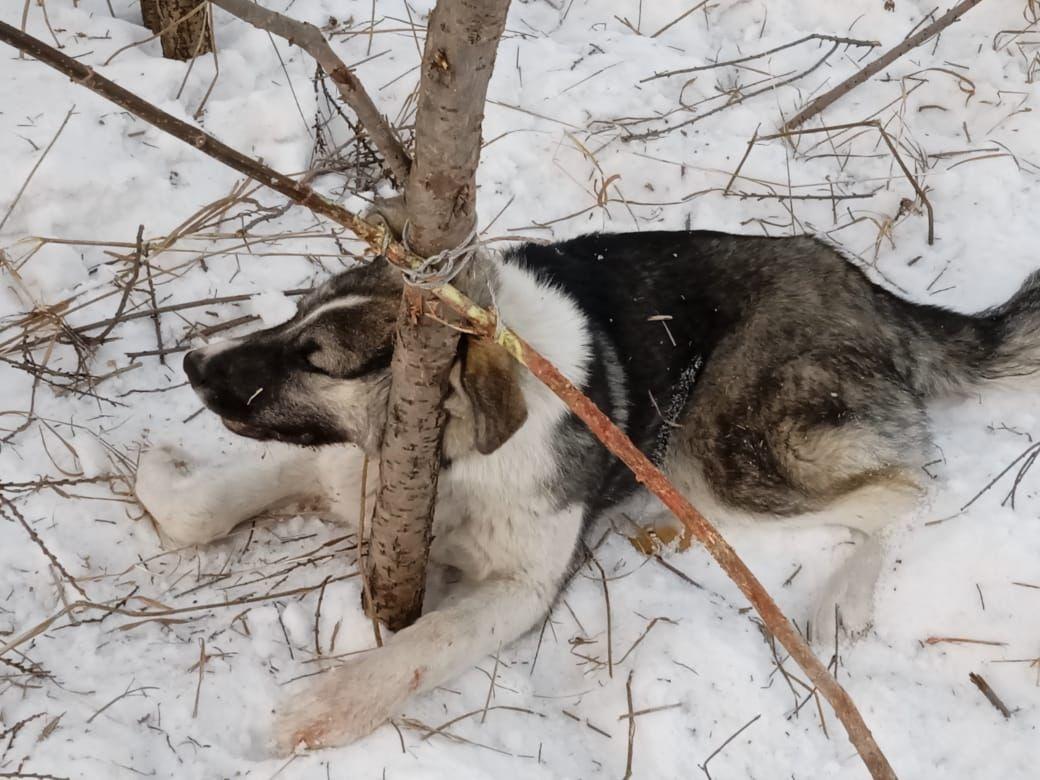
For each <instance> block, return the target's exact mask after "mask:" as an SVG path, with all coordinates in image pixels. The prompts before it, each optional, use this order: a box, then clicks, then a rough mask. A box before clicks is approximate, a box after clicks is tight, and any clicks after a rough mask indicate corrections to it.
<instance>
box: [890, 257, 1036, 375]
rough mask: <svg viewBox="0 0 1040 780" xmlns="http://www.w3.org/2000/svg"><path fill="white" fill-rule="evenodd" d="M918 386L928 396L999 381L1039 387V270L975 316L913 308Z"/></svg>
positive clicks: (915, 365) (914, 370)
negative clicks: (1014, 289) (995, 303)
mask: <svg viewBox="0 0 1040 780" xmlns="http://www.w3.org/2000/svg"><path fill="white" fill-rule="evenodd" d="M911 320H912V321H913V324H914V330H915V331H916V332H917V336H918V338H917V339H916V342H917V343H916V344H915V347H916V348H915V349H914V350H913V352H914V358H915V359H914V365H913V366H912V367H911V368H910V373H911V376H912V377H913V382H914V385H915V386H916V387H917V389H918V390H919V391H920V392H922V393H923V394H924V395H926V396H940V395H946V394H950V393H956V392H963V391H964V390H968V389H970V388H972V387H976V386H978V385H982V384H986V383H991V382H996V383H1000V384H1007V385H1013V386H1014V385H1018V386H1021V385H1022V384H1029V383H1033V384H1035V385H1036V386H1038V387H1040V271H1036V272H1034V273H1033V274H1031V275H1030V276H1029V277H1028V278H1027V279H1026V280H1025V282H1024V283H1023V284H1022V286H1021V287H1020V288H1019V289H1018V292H1016V293H1015V294H1014V295H1013V296H1011V298H1010V299H1009V300H1008V301H1007V302H1005V303H1003V304H1001V305H999V306H994V307H993V308H991V309H986V310H985V311H982V312H979V313H978V314H974V315H965V314H958V313H956V312H952V311H949V310H948V309H941V308H938V307H934V306H913V305H912V308H911Z"/></svg>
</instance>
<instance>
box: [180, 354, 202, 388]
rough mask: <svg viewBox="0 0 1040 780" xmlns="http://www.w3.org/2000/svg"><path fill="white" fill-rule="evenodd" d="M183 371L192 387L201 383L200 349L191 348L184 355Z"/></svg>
mask: <svg viewBox="0 0 1040 780" xmlns="http://www.w3.org/2000/svg"><path fill="white" fill-rule="evenodd" d="M184 373H185V374H186V375H187V377H188V381H189V382H191V386H192V387H199V386H201V385H202V384H203V380H202V350H201V349H193V350H192V351H191V352H189V353H187V354H186V355H185V356H184Z"/></svg>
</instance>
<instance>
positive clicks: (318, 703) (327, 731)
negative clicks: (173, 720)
mask: <svg viewBox="0 0 1040 780" xmlns="http://www.w3.org/2000/svg"><path fill="white" fill-rule="evenodd" d="M555 595H556V583H550V582H531V581H525V580H520V579H489V580H485V581H483V582H481V583H479V584H477V585H476V586H475V587H473V588H472V589H469V590H468V592H467V593H466V594H465V595H462V596H461V597H457V598H454V599H453V598H452V597H448V599H446V602H445V604H444V605H443V606H442V607H441V608H440V609H437V610H434V611H433V612H430V613H428V614H426V615H423V616H422V617H421V618H419V620H417V621H416V622H415V623H414V624H413V625H412V626H410V627H409V628H406V629H404V630H402V631H400V632H399V633H397V634H396V635H395V636H394V637H393V638H392V639H391V640H390V641H389V642H388V643H387V644H386V645H384V646H383V647H382V648H379V649H376V650H372V651H371V652H370V653H369V654H368V655H366V656H364V657H363V658H361V659H359V660H356V661H352V662H350V663H347V664H345V665H344V666H340V667H337V668H335V669H332V670H331V671H329V672H326V673H325V674H323V675H322V676H321V677H320V678H319V680H318V681H317V682H316V683H315V682H311V683H309V684H308V687H307V688H305V689H304V690H303V691H301V692H300V693H299V694H297V695H295V696H291V698H290V699H289V700H288V702H287V704H286V706H285V707H284V708H283V709H282V710H281V712H279V714H278V716H277V718H276V722H275V732H274V735H273V740H274V745H275V749H276V750H277V751H278V753H279V754H281V755H284V754H288V753H291V752H292V751H294V750H296V749H297V748H299V747H301V746H302V747H306V748H311V749H315V748H323V747H332V746H336V745H344V744H347V743H350V742H353V741H354V740H357V739H359V738H361V737H363V736H365V735H367V734H369V733H370V732H371V731H373V730H374V729H375V728H376V727H378V726H379V725H381V724H382V723H384V722H385V721H386V720H388V719H389V718H390V717H391V716H393V715H395V714H397V713H398V712H399V711H400V709H401V707H402V706H403V705H404V703H405V701H406V700H407V699H408V697H410V696H412V695H413V694H417V693H422V692H424V691H428V690H430V689H432V688H434V687H436V686H438V685H441V684H443V683H445V682H447V681H448V680H450V679H451V678H452V677H453V676H455V675H457V674H458V673H459V672H461V671H463V670H464V669H465V668H467V667H468V666H470V665H471V664H474V663H477V662H478V661H479V660H480V659H481V658H482V657H484V656H486V655H488V654H489V653H493V652H495V651H496V650H497V649H498V648H499V646H500V645H501V644H503V643H507V642H509V641H511V640H512V639H515V638H516V637H518V636H519V635H521V634H522V633H524V632H525V631H526V630H528V629H529V628H531V626H533V625H535V623H536V622H537V621H538V619H539V618H540V617H541V616H542V615H544V614H545V612H546V610H547V609H548V608H549V606H550V605H551V603H552V600H553V598H554V597H555Z"/></svg>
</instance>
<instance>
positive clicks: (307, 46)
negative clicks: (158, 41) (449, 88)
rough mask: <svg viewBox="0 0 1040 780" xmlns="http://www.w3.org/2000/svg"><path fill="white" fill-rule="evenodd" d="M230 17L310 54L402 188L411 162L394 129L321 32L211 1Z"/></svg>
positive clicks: (231, 0)
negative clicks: (349, 108) (336, 89)
mask: <svg viewBox="0 0 1040 780" xmlns="http://www.w3.org/2000/svg"><path fill="white" fill-rule="evenodd" d="M211 2H212V3H213V5H216V6H219V7H220V8H223V9H224V10H225V11H227V12H228V13H229V14H231V15H232V16H236V17H238V18H239V19H241V20H242V21H243V22H246V23H247V24H251V25H253V27H256V28H257V29H260V30H266V31H267V32H269V33H271V34H272V35H277V36H278V37H279V38H284V39H285V40H287V41H288V42H289V44H290V45H292V46H299V47H300V48H301V49H303V50H304V51H305V52H307V53H308V54H310V55H311V56H312V57H313V58H314V59H315V61H317V63H318V65H320V66H321V69H322V70H323V71H325V72H326V73H327V74H328V75H329V78H331V79H332V81H333V82H334V83H335V84H336V87H337V88H338V89H339V94H340V96H341V97H342V98H343V100H344V102H345V103H346V104H347V105H348V106H350V107H351V109H353V111H354V113H355V114H357V118H358V120H359V121H360V122H361V125H362V126H363V127H364V128H365V130H366V131H367V132H368V135H369V137H370V138H371V139H372V143H374V144H375V146H376V148H377V149H378V150H379V152H380V154H382V155H383V159H384V160H386V164H387V166H389V168H390V171H391V172H392V173H393V175H394V178H395V179H397V182H398V183H399V184H401V185H402V186H403V185H404V183H405V182H406V181H408V172H409V170H410V169H411V165H412V161H411V159H410V158H409V157H408V153H407V152H406V151H405V150H404V147H403V146H402V145H401V141H400V140H399V139H398V138H397V135H396V134H395V133H394V131H393V128H392V127H390V124H389V123H388V122H387V121H386V118H385V117H384V116H383V115H382V114H381V113H379V109H378V108H377V107H376V104H375V103H374V102H373V101H372V98H371V97H369V94H368V93H367V92H366V91H365V88H364V87H363V86H362V85H361V82H360V81H359V80H358V78H357V76H355V75H354V72H353V71H352V70H351V69H350V68H349V67H347V65H346V64H344V62H343V60H341V59H340V58H339V57H338V56H337V55H336V52H334V51H333V50H332V47H331V46H329V43H328V41H326V40H325V36H323V35H322V34H321V30H319V29H318V28H317V27H315V26H314V25H313V24H309V23H308V22H300V21H297V20H296V19H291V18H290V17H288V16H284V15H283V14H280V13H276V12H275V11H269V10H267V9H266V8H264V7H263V6H261V5H257V4H256V3H254V2H252V1H251V0H211Z"/></svg>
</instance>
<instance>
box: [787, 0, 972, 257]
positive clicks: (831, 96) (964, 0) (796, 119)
mask: <svg viewBox="0 0 1040 780" xmlns="http://www.w3.org/2000/svg"><path fill="white" fill-rule="evenodd" d="M981 2H982V0H961V2H960V3H957V5H955V6H954V7H953V8H951V9H950V10H949V11H947V12H946V13H944V14H943V15H942V16H940V17H939V18H938V19H936V20H935V21H934V22H932V23H931V24H930V25H928V26H927V27H924V28H922V29H921V30H920V31H918V32H916V33H914V34H913V35H911V36H910V37H908V38H907V39H906V40H904V41H903V42H902V43H900V44H899V45H898V46H894V47H893V48H891V49H889V50H888V51H887V52H885V53H884V54H882V55H881V56H880V57H878V58H877V59H876V60H874V61H873V62H871V63H870V64H869V65H867V66H866V67H865V68H863V69H862V70H861V71H859V72H857V73H855V74H853V75H852V76H850V77H849V78H847V79H845V81H843V82H841V84H839V85H838V86H836V87H834V88H833V89H830V90H828V91H826V92H824V93H823V94H822V95H820V96H819V97H818V98H816V99H815V100H813V101H812V102H811V103H810V104H809V105H807V106H806V107H805V108H803V109H802V110H801V111H799V112H798V113H797V114H795V115H794V116H793V117H792V118H791V119H789V120H788V121H787V123H786V124H785V125H784V127H783V129H784V130H792V129H794V128H796V127H798V126H799V125H801V124H803V123H804V122H805V121H806V120H807V119H811V118H812V117H814V116H816V115H817V114H818V113H820V112H821V111H823V109H825V108H827V106H829V105H830V104H831V103H833V102H834V101H835V100H837V99H838V98H840V97H842V96H843V95H846V94H848V93H849V92H851V91H852V90H854V89H855V88H856V87H858V86H859V85H860V84H862V83H863V82H865V81H867V80H868V79H870V78H872V77H873V76H876V75H877V74H878V73H880V72H881V71H883V70H884V69H885V68H887V67H888V66H889V65H891V64H892V63H893V62H895V61H896V60H898V59H899V58H900V57H902V56H903V55H904V54H906V53H907V52H908V51H910V50H911V49H916V48H917V47H918V46H920V45H921V44H922V43H924V42H925V41H927V40H928V39H929V38H931V37H933V36H935V35H937V34H938V33H940V32H942V31H943V30H945V29H946V28H947V27H949V26H950V25H951V24H953V23H954V22H956V21H957V20H958V19H959V18H961V16H963V15H964V14H965V13H966V12H967V11H970V10H971V9H972V8H974V7H975V6H977V5H978V4H979V3H981ZM929 243H931V242H929Z"/></svg>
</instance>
